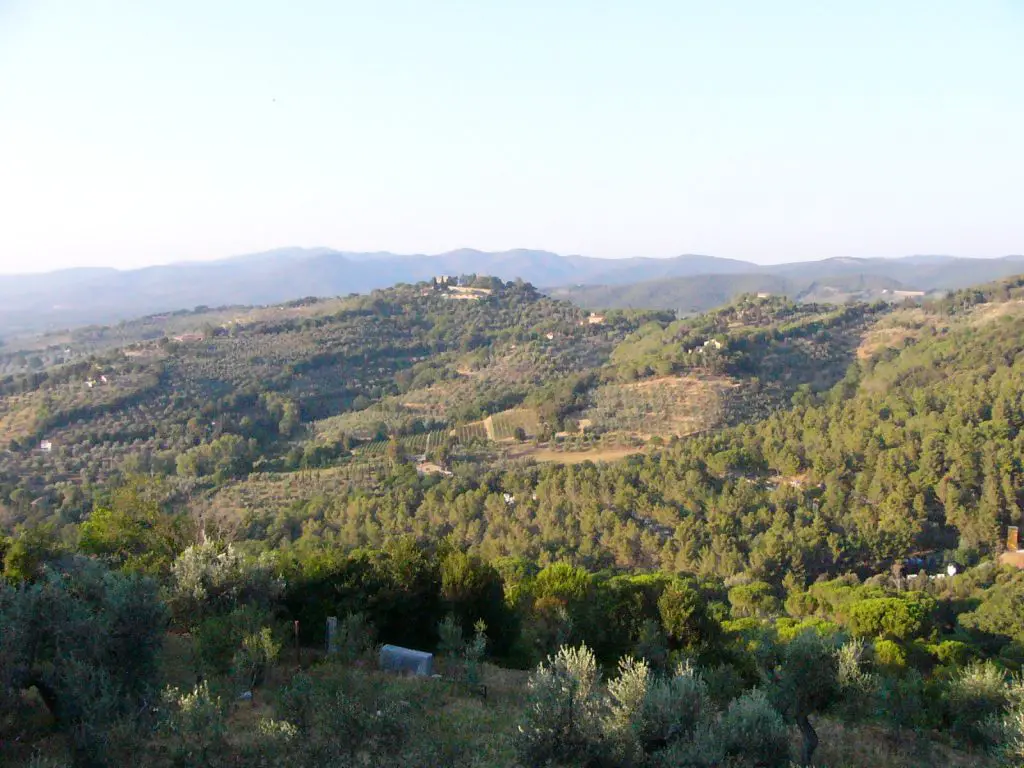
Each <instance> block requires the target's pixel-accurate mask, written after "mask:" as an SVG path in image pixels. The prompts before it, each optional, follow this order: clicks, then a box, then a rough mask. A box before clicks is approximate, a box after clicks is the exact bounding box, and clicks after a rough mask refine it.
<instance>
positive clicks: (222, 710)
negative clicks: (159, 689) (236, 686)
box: [160, 682, 228, 766]
mask: <svg viewBox="0 0 1024 768" xmlns="http://www.w3.org/2000/svg"><path fill="white" fill-rule="evenodd" d="M163 705H164V711H163V718H162V720H161V723H160V730H161V732H162V733H163V734H165V735H166V736H168V737H169V739H168V741H169V742H170V746H171V758H172V760H174V761H175V763H176V764H178V765H210V766H213V765H220V764H222V763H225V762H226V760H227V740H226V739H227V730H228V727H227V710H226V707H225V704H224V702H223V700H222V699H221V698H220V697H219V696H216V695H214V694H212V693H210V687H209V684H208V683H206V682H202V683H199V684H198V685H197V686H196V687H195V688H193V689H192V690H191V691H189V692H187V693H182V692H181V691H180V690H178V689H176V688H167V689H166V690H165V691H164V694H163Z"/></svg>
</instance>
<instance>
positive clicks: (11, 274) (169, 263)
mask: <svg viewBox="0 0 1024 768" xmlns="http://www.w3.org/2000/svg"><path fill="white" fill-rule="evenodd" d="M291 250H303V251H318V250H328V251H332V252H334V253H337V254H339V255H344V254H358V255H361V256H365V255H380V256H383V257H387V256H396V257H410V258H415V257H427V258H429V257H434V256H444V255H445V254H449V253H453V252H457V251H478V252H480V253H482V254H499V253H511V252H514V251H533V252H539V251H543V252H546V253H553V254H555V255H556V256H562V257H584V258H593V259H602V260H606V261H618V260H621V259H630V258H642V259H659V260H669V259H676V258H688V257H694V258H709V257H710V258H723V259H726V258H728V259H732V260H734V261H743V262H749V263H750V264H752V265H754V266H758V267H771V266H778V265H782V264H799V263H802V262H806V263H811V262H815V261H824V260H828V259H862V260H864V259H883V260H891V261H895V260H899V259H906V258H960V259H985V260H989V259H1005V258H1024V254H1021V253H1004V254H1000V255H998V256H963V255H961V254H955V253H907V254H902V255H899V256H826V257H822V258H821V259H803V260H785V259H782V260H779V261H755V260H754V259H743V258H736V259H734V258H733V257H718V256H715V254H712V253H681V254H675V255H670V256H645V255H642V254H638V255H636V256H592V255H590V254H586V253H558V252H556V251H552V250H550V249H547V248H509V249H506V250H502V251H485V250H484V249H482V248H474V247H472V246H463V247H461V248H452V249H451V250H448V251H439V252H436V253H435V252H431V253H426V252H410V253H399V252H395V251H355V250H353V249H351V248H347V249H342V248H333V247H331V246H323V245H320V246H281V247H277V248H268V249H266V250H263V251H254V252H252V253H239V254H229V255H227V256H218V257H212V258H205V259H204V258H197V259H178V260H174V261H166V262H158V263H153V264H141V265H133V266H112V265H105V264H79V265H73V266H67V267H55V268H53V269H25V270H19V271H7V270H5V269H0V277H14V276H18V275H46V274H52V273H55V272H66V271H74V270H90V269H97V270H103V269H113V270H117V271H123V272H129V271H133V270H138V269H151V268H159V267H173V266H192V265H202V264H211V265H212V264H217V263H223V262H226V261H232V260H234V259H245V258H248V257H252V256H261V255H265V254H269V253H275V252H279V251H291ZM2 266H6V264H3V265H2Z"/></svg>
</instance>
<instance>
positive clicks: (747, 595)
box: [729, 581, 782, 618]
mask: <svg viewBox="0 0 1024 768" xmlns="http://www.w3.org/2000/svg"><path fill="white" fill-rule="evenodd" d="M729 605H730V606H732V614H733V616H736V617H744V616H756V617H758V618H767V617H769V616H774V615H775V614H777V613H779V611H780V610H781V609H782V605H781V604H780V602H779V599H778V598H777V597H776V596H775V595H774V590H773V589H772V586H771V584H766V583H765V582H763V581H755V582H751V583H750V584H740V585H738V586H735V587H733V588H732V589H730V590H729Z"/></svg>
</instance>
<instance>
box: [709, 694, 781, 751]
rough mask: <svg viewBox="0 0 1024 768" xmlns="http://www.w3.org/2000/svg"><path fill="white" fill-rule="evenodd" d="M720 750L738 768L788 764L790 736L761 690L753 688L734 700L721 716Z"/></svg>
mask: <svg viewBox="0 0 1024 768" xmlns="http://www.w3.org/2000/svg"><path fill="white" fill-rule="evenodd" d="M721 734H722V749H723V751H724V752H725V754H726V755H728V756H729V757H731V758H733V759H734V761H735V763H734V764H735V765H737V767H738V768H739V767H743V768H745V767H746V766H750V768H754V766H765V768H781V766H786V765H789V760H790V752H789V734H788V732H787V731H786V725H785V723H784V722H783V720H782V715H780V714H779V713H778V711H776V710H775V709H774V708H773V707H772V705H771V703H770V702H769V700H768V697H767V696H766V695H765V694H764V692H763V691H761V690H759V689H755V690H753V691H750V692H749V693H745V694H743V695H742V696H741V697H740V698H738V699H736V701H734V702H733V703H732V704H730V705H729V708H728V709H727V710H726V711H725V713H724V714H723V715H722V723H721Z"/></svg>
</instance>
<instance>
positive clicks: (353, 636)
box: [328, 613, 377, 663]
mask: <svg viewBox="0 0 1024 768" xmlns="http://www.w3.org/2000/svg"><path fill="white" fill-rule="evenodd" d="M376 636H377V633H376V630H375V629H374V627H373V624H372V623H371V622H370V621H368V620H367V618H366V615H365V614H363V613H349V614H346V615H345V616H344V617H343V618H342V619H341V621H339V622H338V629H337V632H336V634H335V636H334V645H333V646H331V647H330V648H328V652H329V653H331V654H336V655H337V657H338V658H339V659H340V660H341V661H345V662H349V663H351V662H353V661H355V660H356V659H361V658H364V657H366V656H368V655H369V653H370V652H371V651H372V650H373V647H374V642H375V640H376Z"/></svg>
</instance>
